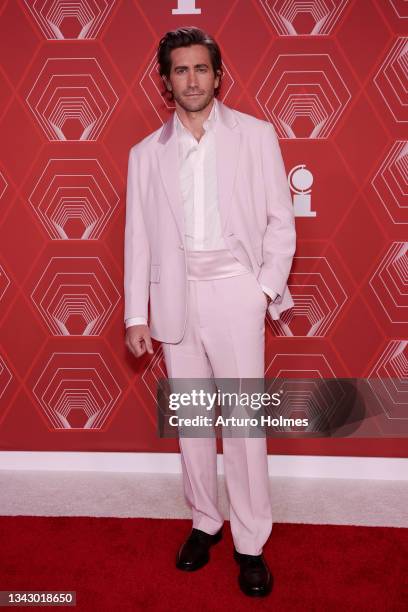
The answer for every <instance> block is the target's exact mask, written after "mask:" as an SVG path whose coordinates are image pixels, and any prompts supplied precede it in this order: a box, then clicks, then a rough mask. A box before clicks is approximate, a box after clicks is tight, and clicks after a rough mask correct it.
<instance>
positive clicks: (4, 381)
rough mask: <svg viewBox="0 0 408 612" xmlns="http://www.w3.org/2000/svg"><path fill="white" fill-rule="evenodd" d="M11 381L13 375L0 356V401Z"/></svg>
mask: <svg viewBox="0 0 408 612" xmlns="http://www.w3.org/2000/svg"><path fill="white" fill-rule="evenodd" d="M12 379H13V375H12V373H11V372H10V370H9V368H8V367H7V364H6V362H5V361H4V359H3V357H2V356H1V355H0V399H1V398H2V397H3V395H4V393H5V392H6V389H7V387H8V386H9V384H10V383H11V381H12Z"/></svg>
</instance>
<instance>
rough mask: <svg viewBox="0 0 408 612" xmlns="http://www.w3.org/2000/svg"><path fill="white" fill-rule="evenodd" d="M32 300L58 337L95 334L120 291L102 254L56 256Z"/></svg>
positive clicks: (102, 324)
mask: <svg viewBox="0 0 408 612" xmlns="http://www.w3.org/2000/svg"><path fill="white" fill-rule="evenodd" d="M31 299H32V301H33V302H34V304H35V306H36V307H37V308H38V310H39V311H40V313H41V315H42V317H43V319H44V321H45V323H46V324H47V326H48V328H49V330H50V332H51V333H52V334H54V335H55V336H59V335H61V336H68V335H69V336H95V335H99V334H100V333H101V331H102V329H103V327H104V325H105V324H106V322H107V321H108V320H109V317H110V316H111V314H112V312H113V311H114V309H115V308H116V306H117V304H118V302H119V300H120V294H119V292H118V290H117V289H116V287H115V285H114V284H113V282H112V280H111V278H110V277H109V274H108V273H107V271H106V269H105V267H104V265H103V263H102V262H101V260H100V259H99V258H98V257H53V258H52V259H51V260H50V262H49V263H48V265H47V267H46V269H45V270H44V272H43V274H42V275H41V278H40V279H39V281H38V283H37V284H36V286H35V287H34V290H33V291H32V293H31Z"/></svg>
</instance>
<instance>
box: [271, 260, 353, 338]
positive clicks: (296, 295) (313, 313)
mask: <svg viewBox="0 0 408 612" xmlns="http://www.w3.org/2000/svg"><path fill="white" fill-rule="evenodd" d="M294 262H295V265H294V268H295V270H296V271H294V272H291V274H290V276H289V280H288V287H289V290H290V292H291V295H292V298H293V301H294V303H295V305H294V306H293V308H290V309H289V310H285V311H284V312H283V313H282V314H281V316H280V319H278V320H276V321H275V320H270V325H271V327H272V329H273V330H274V332H275V333H276V334H277V335H278V336H296V337H306V336H309V337H310V336H314V337H323V336H326V335H327V333H328V331H329V329H330V327H331V326H332V325H333V323H334V321H335V320H336V318H337V317H338V316H339V314H340V312H341V309H342V307H343V305H344V304H345V302H346V300H347V294H346V292H345V291H344V289H343V287H342V285H341V283H340V281H339V280H338V278H337V276H336V274H335V272H334V270H333V268H332V266H331V265H330V262H329V260H328V259H327V258H326V257H295V258H294Z"/></svg>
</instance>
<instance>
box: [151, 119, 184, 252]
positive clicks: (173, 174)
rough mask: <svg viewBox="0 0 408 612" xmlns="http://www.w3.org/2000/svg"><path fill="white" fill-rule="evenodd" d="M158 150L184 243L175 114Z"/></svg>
mask: <svg viewBox="0 0 408 612" xmlns="http://www.w3.org/2000/svg"><path fill="white" fill-rule="evenodd" d="M159 143H161V145H160V147H159V148H158V151H157V156H158V159H159V169H160V175H161V179H162V181H163V185H164V188H165V190H166V194H167V198H168V202H169V205H170V208H171V210H172V212H173V215H174V218H175V221H176V223H177V227H178V229H179V232H180V237H181V239H182V241H183V243H184V210H183V202H182V199H181V192H180V182H179V153H178V143H177V134H176V130H175V129H174V117H173V115H172V116H171V117H170V119H168V121H166V123H165V124H164V126H163V129H162V131H161V133H160V137H159Z"/></svg>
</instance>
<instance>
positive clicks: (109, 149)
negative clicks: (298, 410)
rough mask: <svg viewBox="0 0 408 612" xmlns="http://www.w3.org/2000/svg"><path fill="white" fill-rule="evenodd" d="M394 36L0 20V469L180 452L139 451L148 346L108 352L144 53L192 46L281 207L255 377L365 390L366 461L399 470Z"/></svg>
mask: <svg viewBox="0 0 408 612" xmlns="http://www.w3.org/2000/svg"><path fill="white" fill-rule="evenodd" d="M407 17H408V11H407V2H404V1H403V0H371V1H370V2H362V1H361V0H336V1H335V2H328V1H326V0H319V1H318V0H316V1H313V0H312V1H311V2H308V3H305V2H302V1H300V0H278V1H269V0H240V1H239V2H213V1H212V0H162V1H160V2H150V1H149V0H112V1H104V0H78V1H77V2H71V1H70V0H18V1H17V2H16V1H12V0H3V1H2V2H1V3H0V32H1V33H2V36H1V37H0V46H2V47H4V49H5V51H7V52H5V53H2V54H1V57H2V60H1V63H0V82H1V87H0V91H1V94H0V96H1V102H2V104H1V111H0V149H1V152H0V449H7V450H10V449H13V448H15V449H21V448H27V449H28V450H134V451H138V450H150V451H164V450H178V446H177V442H176V441H174V440H162V439H159V438H158V437H157V433H156V429H155V422H156V414H155V413H156V403H155V390H156V383H157V380H158V378H160V377H162V376H165V375H166V369H165V364H164V360H163V353H162V349H161V346H160V344H159V343H157V342H154V349H155V353H154V355H153V356H151V357H150V356H147V355H145V356H144V357H143V358H142V359H140V360H139V361H137V360H135V359H134V358H133V357H132V356H131V355H130V353H129V352H128V351H127V349H126V347H125V344H124V323H123V276H122V274H123V234H124V213H125V196H126V171H127V161H128V153H129V149H130V147H131V146H133V144H135V143H136V142H138V141H139V140H140V139H142V138H143V137H145V136H146V135H148V134H149V133H150V132H152V131H153V130H155V129H157V128H158V127H160V126H161V125H162V124H163V123H164V121H166V120H167V118H168V117H169V116H170V114H171V113H172V112H173V111H174V106H173V105H172V104H170V103H168V102H165V101H164V99H163V97H162V93H161V92H162V85H161V82H160V78H159V75H158V70H157V63H156V57H155V52H156V47H157V44H158V41H159V40H160V37H161V36H162V35H163V34H164V32H166V31H167V30H169V29H173V28H175V27H178V26H181V25H196V26H198V27H202V28H203V29H205V30H208V31H209V32H211V33H212V34H213V35H215V37H216V39H217V40H218V42H219V43H220V46H221V50H222V52H223V67H224V77H223V83H222V88H221V92H220V99H221V100H222V101H223V102H225V103H226V104H227V105H229V106H231V107H233V108H237V109H238V110H241V111H243V112H248V113H250V114H252V115H255V116H257V117H259V118H260V119H263V120H266V121H269V122H271V123H272V124H273V125H274V127H275V130H276V132H277V134H278V137H279V139H280V147H281V151H282V154H283V158H284V162H285V167H286V171H287V175H288V183H289V186H290V190H291V194H292V198H293V205H294V211H295V217H296V227H297V251H296V255H295V258H294V263H293V267H292V271H291V274H290V276H289V279H288V285H289V287H290V290H291V293H292V295H293V299H294V307H293V308H292V309H290V310H288V311H286V312H285V313H283V315H282V317H281V319H280V320H279V321H272V320H271V319H267V321H266V376H267V377H271V378H275V377H277V376H287V375H288V373H290V375H291V376H293V375H294V373H295V374H296V375H297V376H298V377H299V378H305V377H310V378H317V379H322V378H324V377H328V378H331V377H338V378H348V377H350V378H352V377H361V378H364V377H366V378H372V379H373V380H374V379H376V380H377V383H376V384H377V385H381V389H379V387H377V388H378V389H379V392H380V395H381V394H383V395H384V397H385V396H386V397H387V398H388V399H389V401H388V403H387V405H386V406H385V405H384V406H383V412H384V424H383V426H382V427H381V431H379V432H378V439H371V440H368V441H367V440H366V441H365V446H364V449H365V454H373V455H375V454H379V455H380V456H381V455H383V456H385V455H387V454H392V453H397V456H403V454H401V453H404V452H405V453H406V450H403V446H402V442H403V439H402V438H403V437H404V436H406V435H408V414H407V413H406V411H405V410H404V409H403V408H402V407H401V406H403V404H404V402H405V405H406V403H407V402H406V397H407V375H408V370H407V344H408V339H407V324H408V301H407V300H408V292H407V286H408V255H407V253H408V214H407V211H408V206H407V197H408V195H407V182H408V181H407V176H408V141H407V135H408V115H407V108H408V23H407ZM362 41H370V43H369V44H362ZM378 381H380V382H378ZM312 386H313V385H312ZM379 401H381V400H379ZM326 409H327V410H329V411H330V410H332V409H333V407H332V406H331V405H330V403H328V405H327V407H326ZM285 410H286V411H289V412H290V406H287V407H286V408H285ZM289 412H288V413H289ZM398 438H399V440H398ZM278 442H279V441H277V440H276V439H275V440H274V441H273V448H272V447H271V449H270V450H271V451H272V452H277V451H276V448H279V452H285V451H287V450H289V451H290V452H293V451H294V449H295V450H296V443H297V442H296V440H295V441H293V440H292V441H285V440H283V441H280V443H279V444H278ZM322 443H323V442H322V441H319V440H308V441H307V442H303V446H302V453H305V448H306V452H310V453H312V454H316V453H317V454H318V453H319V452H322V448H323V447H322V446H321V445H322ZM337 443H338V446H337V447H336V448H337V452H336V454H341V453H342V450H343V451H344V454H347V453H349V454H352V455H353V454H358V453H360V452H362V450H361V449H362V444H361V442H360V441H359V440H349V441H348V444H347V449H346V448H345V446H344V448H343V449H342V446H341V440H339V441H337ZM398 444H400V446H398ZM324 449H325V450H324V452H325V453H326V454H327V453H330V452H331V451H330V449H327V447H324Z"/></svg>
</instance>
